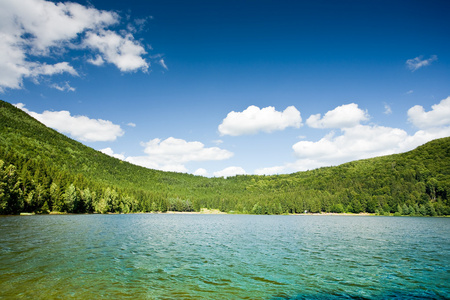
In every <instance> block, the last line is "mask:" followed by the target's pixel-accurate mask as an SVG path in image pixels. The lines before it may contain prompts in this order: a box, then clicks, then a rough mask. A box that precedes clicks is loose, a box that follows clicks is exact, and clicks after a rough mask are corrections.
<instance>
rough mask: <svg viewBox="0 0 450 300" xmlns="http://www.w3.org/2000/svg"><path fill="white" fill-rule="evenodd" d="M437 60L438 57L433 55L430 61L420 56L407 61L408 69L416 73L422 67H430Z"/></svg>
mask: <svg viewBox="0 0 450 300" xmlns="http://www.w3.org/2000/svg"><path fill="white" fill-rule="evenodd" d="M435 60H437V56H436V55H431V57H430V58H429V59H423V56H418V57H415V58H411V59H408V60H407V61H406V66H407V67H408V69H410V70H411V71H412V72H414V71H416V70H418V69H420V68H422V67H426V66H429V65H430V64H431V63H432V62H433V61H435Z"/></svg>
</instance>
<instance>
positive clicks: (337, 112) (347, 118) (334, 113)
mask: <svg viewBox="0 0 450 300" xmlns="http://www.w3.org/2000/svg"><path fill="white" fill-rule="evenodd" d="M368 119H369V115H368V114H367V112H366V111H364V110H362V109H360V108H358V104H355V103H350V104H345V105H341V106H338V107H336V108H335V109H333V110H330V111H328V112H327V113H326V114H325V115H324V116H323V118H321V115H320V114H316V115H311V116H310V117H309V118H308V119H307V120H306V124H307V125H308V126H309V127H312V128H348V127H353V126H355V125H358V124H360V122H362V121H366V120H368Z"/></svg>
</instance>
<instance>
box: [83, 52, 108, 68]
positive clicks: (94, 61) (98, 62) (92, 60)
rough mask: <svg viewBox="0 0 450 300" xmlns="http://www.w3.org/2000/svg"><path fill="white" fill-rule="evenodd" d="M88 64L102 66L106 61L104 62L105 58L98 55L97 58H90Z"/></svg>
mask: <svg viewBox="0 0 450 300" xmlns="http://www.w3.org/2000/svg"><path fill="white" fill-rule="evenodd" d="M87 62H88V63H90V64H93V65H95V66H101V65H103V64H104V63H105V61H104V60H103V58H102V57H101V56H100V55H99V54H97V56H96V57H95V58H89V59H88V60H87Z"/></svg>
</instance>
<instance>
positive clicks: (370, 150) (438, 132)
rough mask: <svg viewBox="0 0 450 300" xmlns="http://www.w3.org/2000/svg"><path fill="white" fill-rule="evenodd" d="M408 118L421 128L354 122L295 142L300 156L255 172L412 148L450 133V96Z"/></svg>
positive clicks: (290, 169)
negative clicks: (408, 129)
mask: <svg viewBox="0 0 450 300" xmlns="http://www.w3.org/2000/svg"><path fill="white" fill-rule="evenodd" d="M408 116H409V120H410V121H411V122H412V123H413V124H415V125H416V126H418V127H419V128H421V130H419V131H417V132H415V133H414V134H413V135H409V134H408V133H407V132H406V131H405V130H403V129H399V128H391V127H384V126H378V125H361V124H358V125H355V126H353V127H347V128H343V129H342V130H340V134H337V133H336V132H334V131H331V132H329V133H328V134H326V135H325V136H324V137H323V138H322V139H320V140H319V141H300V142H297V143H296V144H294V145H293V146H292V149H293V150H294V153H295V155H296V156H297V158H298V160H297V161H295V162H293V163H286V164H284V165H282V166H274V167H268V168H260V169H257V170H255V173H256V174H266V175H271V174H280V173H292V172H297V171H306V170H311V169H315V168H319V167H323V166H335V165H339V164H342V163H345V162H349V161H354V160H359V159H365V158H372V157H377V156H383V155H389V154H395V153H403V152H406V151H410V150H412V149H414V148H416V147H418V146H420V145H422V144H425V143H427V142H429V141H431V140H434V139H438V138H443V137H448V136H450V97H447V98H446V99H444V100H442V101H441V102H440V103H439V104H436V105H433V106H432V110H431V111H430V112H425V111H424V109H423V107H421V106H415V107H413V108H411V109H410V110H409V111H408Z"/></svg>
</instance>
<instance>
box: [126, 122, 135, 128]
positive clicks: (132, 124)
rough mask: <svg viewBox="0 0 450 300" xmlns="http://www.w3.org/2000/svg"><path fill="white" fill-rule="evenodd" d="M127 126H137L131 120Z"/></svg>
mask: <svg viewBox="0 0 450 300" xmlns="http://www.w3.org/2000/svg"><path fill="white" fill-rule="evenodd" d="M127 126H130V127H136V124H134V123H132V122H130V123H128V124H127Z"/></svg>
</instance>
